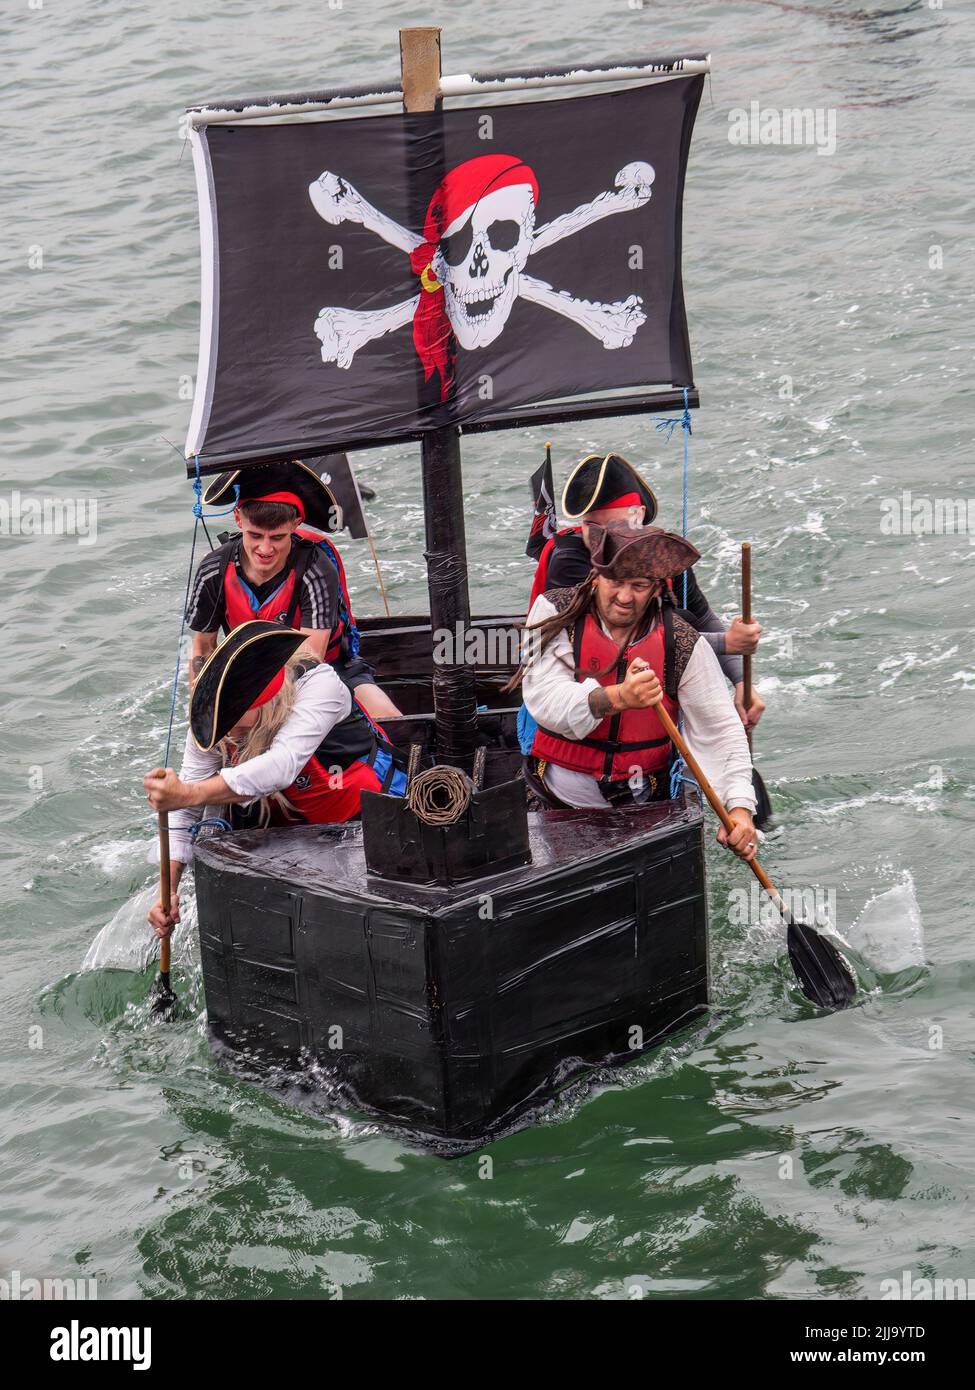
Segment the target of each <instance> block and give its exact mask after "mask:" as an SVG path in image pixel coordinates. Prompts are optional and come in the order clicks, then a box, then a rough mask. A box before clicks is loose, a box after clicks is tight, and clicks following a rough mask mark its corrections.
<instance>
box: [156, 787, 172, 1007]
mask: <svg viewBox="0 0 975 1390" xmlns="http://www.w3.org/2000/svg"><path fill="white" fill-rule="evenodd" d="M159 896H160V898H161V900H162V908H163V912H166V913H168V912H169V910H170V908H171V907H172V905H173V899H172V894H171V893H170V888H169V812H168V811H160V812H159ZM171 939H172V938H171V936H164V937H163V938H162V940H161V942H160V944H159V974H158V976H157V977H156V983H155V984H154V985H153V989H152V995H153V998H152V1012H153V1013H154V1014H159V1015H160V1016H161V1017H162V1018H163V1019H164V1021H165V1022H167V1023H169V1022H170V1021H171V1020H172V1019H174V1018H175V1017H176V1010H177V1008H178V1006H179V999H178V997H177V996H176V994H174V993H173V990H172V987H171V986H170V983H169V957H170V941H171Z"/></svg>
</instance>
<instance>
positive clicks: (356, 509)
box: [308, 454, 369, 541]
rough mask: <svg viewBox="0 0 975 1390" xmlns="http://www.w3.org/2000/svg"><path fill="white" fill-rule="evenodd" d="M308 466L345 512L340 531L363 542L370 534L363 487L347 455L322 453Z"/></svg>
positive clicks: (342, 516)
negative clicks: (361, 488) (364, 509)
mask: <svg viewBox="0 0 975 1390" xmlns="http://www.w3.org/2000/svg"><path fill="white" fill-rule="evenodd" d="M308 463H309V464H310V465H311V467H312V468H314V470H315V472H316V473H317V474H318V475H319V476H320V477H321V479H322V481H323V482H324V483H325V484H326V486H327V487H328V488H329V489H330V490H331V493H332V496H333V497H334V498H335V501H336V503H337V504H338V506H339V509H340V512H341V518H340V520H339V523H338V525H337V526H336V527H335V530H336V531H342V530H346V529H347V530H348V532H349V535H350V536H351V537H352V539H353V540H354V541H362V540H365V538H366V537H367V536H368V534H369V528H368V526H367V525H366V518H365V515H364V513H363V510H362V496H361V494H360V492H359V484H358V482H357V481H356V476H355V474H354V473H353V471H352V465H351V463H350V462H349V459H348V455H347V454H322V455H321V456H320V457H319V458H313V459H309V460H308Z"/></svg>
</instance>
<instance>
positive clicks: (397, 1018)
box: [196, 802, 708, 1142]
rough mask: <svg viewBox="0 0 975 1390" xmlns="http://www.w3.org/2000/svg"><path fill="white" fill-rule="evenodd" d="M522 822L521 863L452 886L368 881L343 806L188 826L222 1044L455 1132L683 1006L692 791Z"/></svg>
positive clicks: (531, 1101) (503, 1121)
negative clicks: (204, 829) (240, 827)
mask: <svg viewBox="0 0 975 1390" xmlns="http://www.w3.org/2000/svg"><path fill="white" fill-rule="evenodd" d="M529 825H530V837H531V852H532V863H531V864H529V865H525V866H522V867H518V868H513V869H509V870H507V871H506V872H504V873H499V874H495V875H493V876H491V877H486V878H481V879H478V880H477V882H476V883H474V884H466V885H454V886H453V887H419V886H416V885H412V884H406V883H393V882H382V883H380V881H379V880H376V879H374V878H373V879H371V880H370V882H369V884H368V885H367V881H366V867H365V861H364V856H363V850H362V839H361V831H360V830H359V828H358V827H354V826H350V827H347V828H339V827H322V826H317V827H316V826H307V827H301V828H294V829H286V830H271V831H263V832H262V831H254V832H246V833H242V834H237V835H233V836H230V835H218V836H213V837H210V838H204V839H201V841H200V843H199V844H198V847H197V867H196V883H197V899H198V905H199V923H200V941H201V955H202V961H203V972H204V983H205V988H206V998H207V1013H208V1018H209V1024H210V1031H211V1036H212V1038H213V1040H214V1043H215V1045H216V1046H217V1047H218V1049H219V1052H220V1055H221V1057H223V1058H224V1059H225V1060H231V1059H232V1058H233V1057H234V1056H238V1057H241V1058H242V1059H246V1060H248V1061H249V1062H253V1061H254V1060H255V1058H262V1059H265V1060H266V1061H267V1062H269V1063H278V1064H280V1063H284V1064H285V1065H286V1066H295V1067H302V1066H304V1067H306V1069H307V1067H308V1063H309V1062H311V1063H313V1064H314V1065H313V1067H312V1068H311V1069H310V1070H311V1072H312V1073H313V1074H314V1075H315V1076H316V1077H318V1078H320V1080H321V1084H322V1086H323V1087H324V1088H326V1089H327V1090H328V1092H329V1094H330V1096H331V1097H333V1098H334V1099H335V1100H336V1101H337V1102H338V1103H344V1104H346V1105H349V1106H352V1107H356V1108H361V1109H363V1110H365V1111H367V1112H369V1113H372V1114H379V1115H381V1116H382V1117H384V1118H385V1119H386V1120H388V1121H389V1122H391V1123H395V1124H397V1125H401V1126H404V1127H407V1128H409V1129H410V1130H413V1131H420V1132H421V1133H424V1134H427V1135H431V1136H440V1137H444V1138H448V1139H455V1140H462V1141H467V1142H476V1141H477V1140H478V1139H480V1138H484V1137H489V1136H491V1135H492V1134H494V1133H496V1132H498V1130H499V1129H500V1128H503V1127H505V1126H510V1124H511V1123H512V1121H513V1120H514V1119H516V1117H517V1116H518V1115H519V1114H520V1113H522V1112H524V1110H525V1109H526V1107H528V1106H532V1105H537V1104H538V1101H539V1099H540V1098H541V1097H544V1095H546V1094H547V1093H550V1091H551V1090H552V1088H554V1087H555V1086H556V1085H558V1084H562V1083H564V1081H565V1079H566V1078H567V1076H570V1075H572V1074H574V1073H576V1072H578V1071H579V1070H580V1069H581V1068H583V1067H586V1066H596V1065H600V1064H603V1063H607V1062H619V1061H624V1060H629V1059H631V1058H633V1057H634V1056H635V1055H637V1054H638V1053H639V1052H641V1051H645V1050H646V1049H647V1048H648V1047H649V1046H651V1045H653V1044H654V1043H656V1042H659V1041H660V1039H661V1038H662V1037H665V1036H666V1035H667V1034H668V1033H671V1032H673V1031H674V1030H675V1029H676V1028H678V1027H682V1026H683V1025H684V1024H686V1023H687V1022H689V1021H690V1020H691V1019H693V1018H695V1017H696V1016H698V1015H699V1014H701V1013H702V1012H703V1011H704V1010H705V1009H706V1007H707V1003H708V961H707V911H706V896H705V879H704V852H703V837H702V817H701V813H700V811H699V809H698V808H697V807H696V805H694V804H685V803H684V802H678V803H669V802H664V803H657V804H655V805H652V806H648V807H644V808H640V809H638V810H636V809H633V810H627V811H619V812H611V813H599V812H581V811H556V812H543V813H537V814H530V815H529ZM228 1049H229V1051H228Z"/></svg>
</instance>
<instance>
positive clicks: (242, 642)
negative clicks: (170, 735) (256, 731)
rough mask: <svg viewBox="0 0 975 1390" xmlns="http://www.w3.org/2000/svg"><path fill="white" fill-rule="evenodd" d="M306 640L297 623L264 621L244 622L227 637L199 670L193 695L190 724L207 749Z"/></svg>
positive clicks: (219, 738)
mask: <svg viewBox="0 0 975 1390" xmlns="http://www.w3.org/2000/svg"><path fill="white" fill-rule="evenodd" d="M304 640H305V639H304V637H303V636H302V634H301V633H300V632H298V631H296V630H295V628H293V627H282V625H281V624H280V623H265V622H253V623H241V625H240V627H235V628H234V630H233V632H231V633H230V635H229V637H225V638H224V640H223V641H222V642H221V643H220V645H219V647H217V649H216V651H215V652H213V654H212V655H211V656H210V657H209V658H208V660H207V662H206V664H205V666H204V667H203V670H202V671H201V672H200V674H199V676H197V679H196V685H195V686H194V687H193V699H192V700H191V701H190V729H191V730H192V731H193V737H194V739H195V740H196V742H197V745H198V746H199V747H200V748H202V750H203V752H204V753H206V752H208V751H209V750H210V749H211V748H213V747H215V745H216V744H218V743H219V742H220V740H221V739H222V738H223V737H224V735H225V734H227V733H228V731H229V730H230V729H232V728H233V727H234V725H235V724H236V723H237V720H238V719H239V718H240V716H241V715H242V714H246V713H247V711H248V710H249V709H250V707H251V705H253V704H254V703H255V701H256V700H258V699H259V698H260V696H261V695H264V694H265V692H266V691H267V688H268V686H269V685H270V684H271V682H272V681H273V680H274V678H275V676H276V675H277V674H278V672H279V671H283V670H284V667H285V666H286V665H287V663H288V661H289V659H290V658H291V657H292V656H293V655H294V654H295V652H296V651H297V650H298V648H299V647H300V646H301V644H302V642H304ZM276 693H277V692H276V691H274V690H272V691H271V692H270V694H276ZM268 698H269V696H268Z"/></svg>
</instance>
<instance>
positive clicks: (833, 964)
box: [786, 922, 856, 1009]
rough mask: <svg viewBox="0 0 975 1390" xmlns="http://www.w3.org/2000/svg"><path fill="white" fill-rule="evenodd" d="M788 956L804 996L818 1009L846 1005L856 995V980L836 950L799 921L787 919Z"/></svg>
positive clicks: (843, 1007)
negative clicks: (816, 1005) (788, 920)
mask: <svg viewBox="0 0 975 1390" xmlns="http://www.w3.org/2000/svg"><path fill="white" fill-rule="evenodd" d="M786 939H787V944H788V947H789V959H790V960H791V961H792V968H793V969H794V970H795V972H796V976H797V978H798V980H799V983H800V985H801V986H802V992H803V994H805V996H806V998H807V999H811V1000H812V1001H813V1003H814V1004H818V1005H819V1007H820V1008H821V1009H845V1008H846V1007H847V1006H848V1005H849V1004H852V1002H853V1000H854V998H855V997H856V980H855V979H854V977H853V972H852V970H851V969H850V967H849V966H848V965H847V963H846V961H845V960H844V959H843V957H842V956H841V955H840V953H839V951H838V950H837V949H836V947H835V946H834V945H833V943H832V942H831V941H828V940H827V939H826V937H825V936H820V934H819V932H818V931H815V930H814V929H813V928H812V927H807V926H805V925H804V924H803V923H802V922H790V923H789V930H788V934H787V938H786Z"/></svg>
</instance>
